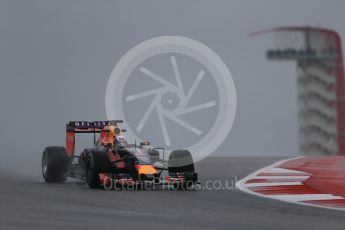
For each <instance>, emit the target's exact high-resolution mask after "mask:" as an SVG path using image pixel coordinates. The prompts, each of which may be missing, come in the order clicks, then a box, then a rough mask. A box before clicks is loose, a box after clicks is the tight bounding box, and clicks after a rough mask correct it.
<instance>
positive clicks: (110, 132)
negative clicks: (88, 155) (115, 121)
mask: <svg viewBox="0 0 345 230" xmlns="http://www.w3.org/2000/svg"><path fill="white" fill-rule="evenodd" d="M118 129H119V127H117V126H113V125H108V126H105V127H104V128H103V129H102V131H101V144H102V145H113V144H114V140H115V138H116V135H117V134H118V133H119V130H118ZM120 132H121V131H120Z"/></svg>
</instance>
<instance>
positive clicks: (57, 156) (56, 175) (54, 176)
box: [42, 146, 69, 183]
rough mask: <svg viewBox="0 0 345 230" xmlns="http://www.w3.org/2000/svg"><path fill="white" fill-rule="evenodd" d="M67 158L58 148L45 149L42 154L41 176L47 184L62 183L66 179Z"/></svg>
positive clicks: (62, 149) (63, 151) (63, 149)
mask: <svg viewBox="0 0 345 230" xmlns="http://www.w3.org/2000/svg"><path fill="white" fill-rule="evenodd" d="M68 165H69V157H68V155H67V152H66V149H65V148H64V147H60V146H50V147H46V148H45V149H44V151H43V154H42V176H43V178H44V180H45V182H47V183H62V182H65V181H66V179H67V171H68Z"/></svg>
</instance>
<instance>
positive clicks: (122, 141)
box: [114, 136, 128, 147]
mask: <svg viewBox="0 0 345 230" xmlns="http://www.w3.org/2000/svg"><path fill="white" fill-rule="evenodd" d="M114 142H115V145H116V146H117V147H126V146H127V145H128V142H127V139H126V138H125V137H124V136H116V137H115V140H114Z"/></svg>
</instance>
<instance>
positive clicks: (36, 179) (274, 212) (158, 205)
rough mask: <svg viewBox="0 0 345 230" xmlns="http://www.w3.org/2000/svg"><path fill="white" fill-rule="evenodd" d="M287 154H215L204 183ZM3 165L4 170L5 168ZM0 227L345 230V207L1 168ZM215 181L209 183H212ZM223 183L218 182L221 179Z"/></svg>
mask: <svg viewBox="0 0 345 230" xmlns="http://www.w3.org/2000/svg"><path fill="white" fill-rule="evenodd" d="M281 159H282V158H272V157H258V158H249V157H238V158H233V157H232V158H230V157H229V158H208V159H206V160H203V161H202V162H200V163H199V164H198V165H197V170H198V171H199V173H200V179H201V181H202V183H203V184H202V186H205V183H206V182H207V181H208V180H213V181H214V180H220V181H222V182H223V184H225V183H226V182H225V181H229V182H230V181H231V180H234V179H235V177H236V176H237V178H238V179H241V178H242V177H245V176H247V175H248V174H249V173H251V172H253V171H255V170H257V169H259V168H262V167H264V166H267V165H269V164H272V163H274V162H276V161H278V160H281ZM0 171H1V170H0ZM0 183H1V184H0V229H6V230H10V229H35V230H36V229H97V230H100V229H151V230H152V229H160V230H163V229H164V230H165V229H255V230H257V229H265V230H267V229H275V230H276V229H288V230H297V229H308V228H310V229H313V230H314V229H332V230H334V229H344V226H345V212H342V211H336V210H328V209H322V208H314V207H308V206H301V205H296V204H289V203H284V202H280V201H276V200H270V199H265V198H260V197H256V196H252V195H249V194H246V193H243V192H241V191H239V190H235V189H231V183H228V184H227V185H226V186H227V188H228V189H220V190H217V189H213V190H208V189H204V190H199V191H173V190H155V191H103V190H91V189H89V188H88V187H87V186H86V185H85V184H84V183H81V182H78V181H73V180H69V181H68V182H66V183H65V184H45V183H44V182H43V180H42V178H41V177H40V176H39V175H30V176H29V175H19V174H16V175H15V174H12V173H9V172H6V171H3V170H2V171H1V174H0ZM209 183H210V182H209ZM217 183H218V182H217Z"/></svg>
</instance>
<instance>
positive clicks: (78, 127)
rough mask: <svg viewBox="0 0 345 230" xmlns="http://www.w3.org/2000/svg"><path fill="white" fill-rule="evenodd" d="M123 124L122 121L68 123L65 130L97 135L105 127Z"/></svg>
mask: <svg viewBox="0 0 345 230" xmlns="http://www.w3.org/2000/svg"><path fill="white" fill-rule="evenodd" d="M119 123H123V121H122V120H111V121H70V122H69V123H68V124H66V130H67V132H68V131H72V132H74V133H99V132H101V131H102V129H103V128H104V127H105V126H108V125H114V126H117V124H119Z"/></svg>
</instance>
